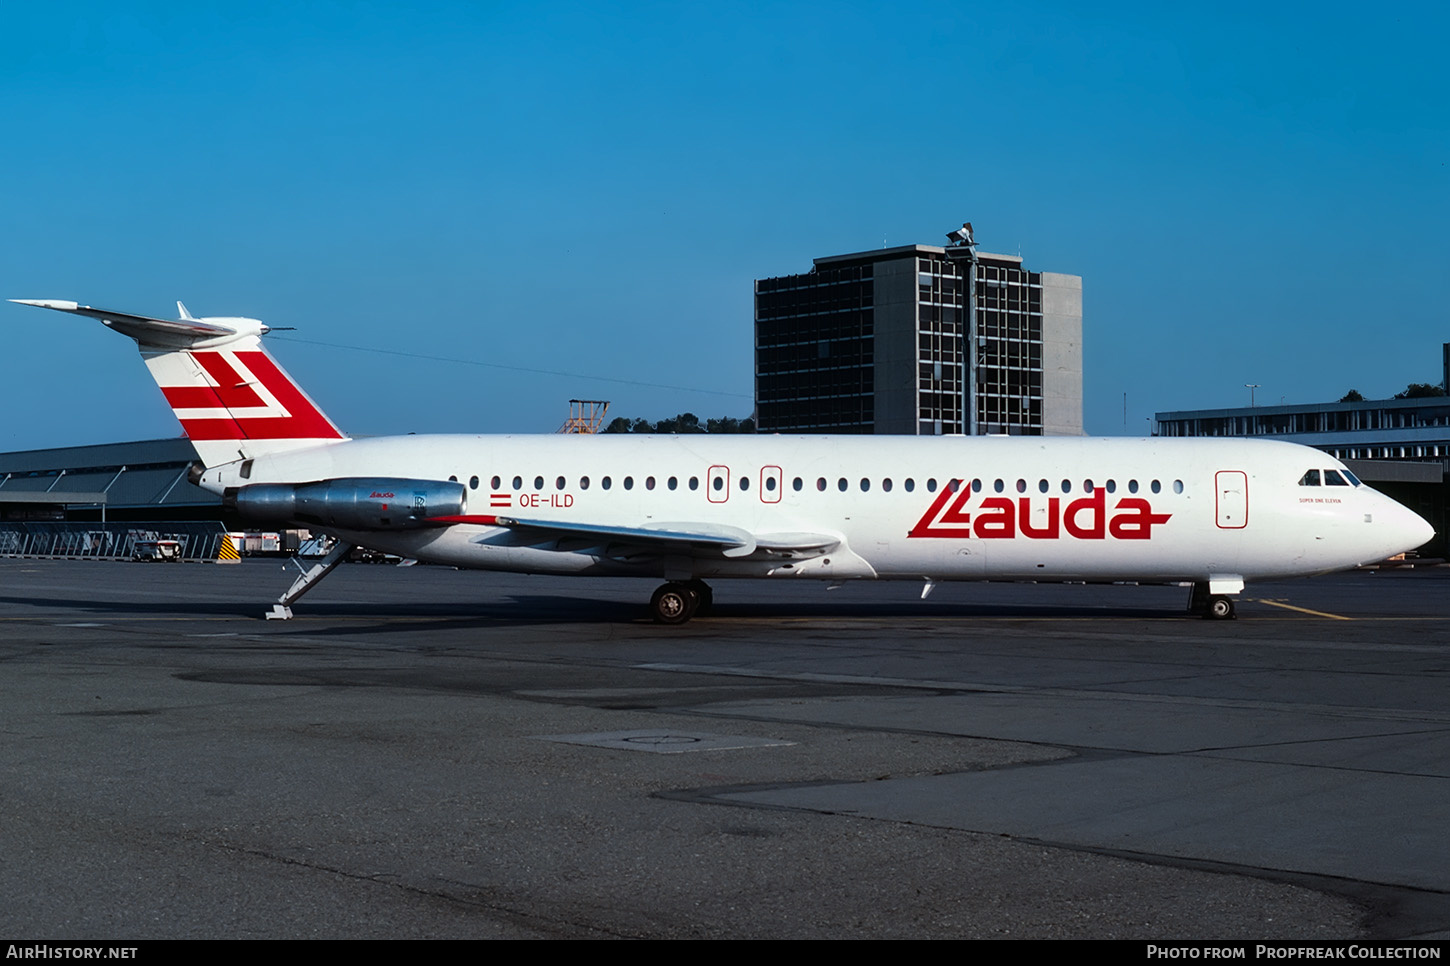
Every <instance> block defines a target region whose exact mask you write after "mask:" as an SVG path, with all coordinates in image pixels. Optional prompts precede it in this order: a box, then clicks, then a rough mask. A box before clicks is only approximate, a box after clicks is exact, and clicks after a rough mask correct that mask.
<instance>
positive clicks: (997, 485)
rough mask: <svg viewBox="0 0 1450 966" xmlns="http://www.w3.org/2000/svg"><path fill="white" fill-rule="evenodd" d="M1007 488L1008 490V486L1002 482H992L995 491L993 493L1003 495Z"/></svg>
mask: <svg viewBox="0 0 1450 966" xmlns="http://www.w3.org/2000/svg"><path fill="white" fill-rule="evenodd" d="M1006 488H1007V484H1005V483H1003V482H1002V481H1001V480H993V481H992V490H993V492H996V493H1001V492H1002V491H1003V490H1005V489H1006Z"/></svg>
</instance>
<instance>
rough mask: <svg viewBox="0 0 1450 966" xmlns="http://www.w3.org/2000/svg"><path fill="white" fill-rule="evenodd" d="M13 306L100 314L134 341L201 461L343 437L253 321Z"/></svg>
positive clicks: (39, 302)
mask: <svg viewBox="0 0 1450 966" xmlns="http://www.w3.org/2000/svg"><path fill="white" fill-rule="evenodd" d="M10 301H12V302H18V303H20V304H21V305H34V306H37V307H38V308H42V309H55V310H56V311H58V312H70V313H73V314H76V315H86V316H90V317H91V318H94V319H100V320H101V322H102V323H104V324H105V325H106V326H107V327H108V328H112V329H115V330H116V331H117V332H120V333H122V334H123V335H127V336H130V337H131V338H132V339H135V340H136V345H137V347H138V348H139V349H140V350H141V358H142V359H144V360H146V368H148V369H150V370H151V375H152V377H153V378H154V379H155V380H156V384H157V385H158V386H160V387H161V391H162V393H163V394H165V396H166V401H167V402H168V403H170V404H171V409H172V411H173V412H175V413H176V418H177V419H178V420H180V421H181V428H182V429H184V430H185V431H186V435H187V437H188V438H189V439H190V440H191V443H192V445H193V446H194V447H196V453H197V455H198V456H200V457H201V460H202V462H203V463H205V464H206V465H207V466H209V467H210V466H216V465H218V464H220V463H230V462H232V461H234V460H240V459H252V458H254V457H257V456H265V455H268V454H271V453H280V452H285V451H288V450H294V449H303V448H306V447H309V446H319V445H322V444H325V443H332V442H338V441H340V440H342V439H345V438H346V437H344V436H343V434H342V433H341V432H339V431H338V428H337V426H336V425H334V424H333V422H332V420H330V419H328V418H327V416H326V415H325V414H323V412H322V410H320V409H318V408H317V404H316V403H314V402H313V401H312V400H311V399H310V398H308V396H307V394H306V393H305V392H303V391H302V389H301V387H299V386H298V385H297V383H296V382H294V381H293V379H292V377H291V376H289V375H287V373H286V371H285V370H283V368H282V367H281V366H279V365H278V364H277V361H276V360H275V359H273V358H272V356H271V354H270V353H268V352H267V350H266V349H265V348H263V346H262V335H263V333H265V332H267V331H268V329H267V326H265V325H263V324H262V323H261V322H259V321H257V320H256V319H242V318H207V319H196V318H193V317H192V315H191V313H190V312H188V311H186V306H184V305H182V304H181V303H180V302H177V303H176V307H177V310H178V311H179V313H180V315H181V318H180V319H178V320H175V321H171V320H167V319H152V318H147V317H146V316H142V315H127V314H125V313H122V312H111V311H108V310H106V309H96V308H91V307H90V306H88V305H78V304H76V303H75V302H66V301H60V300H55V299H11V300H10Z"/></svg>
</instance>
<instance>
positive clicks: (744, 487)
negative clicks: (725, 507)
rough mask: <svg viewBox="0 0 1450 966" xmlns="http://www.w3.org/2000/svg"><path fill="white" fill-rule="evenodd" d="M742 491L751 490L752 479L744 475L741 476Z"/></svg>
mask: <svg viewBox="0 0 1450 966" xmlns="http://www.w3.org/2000/svg"><path fill="white" fill-rule="evenodd" d="M740 489H742V490H748V489H750V477H748V476H746V475H745V474H744V473H742V474H740Z"/></svg>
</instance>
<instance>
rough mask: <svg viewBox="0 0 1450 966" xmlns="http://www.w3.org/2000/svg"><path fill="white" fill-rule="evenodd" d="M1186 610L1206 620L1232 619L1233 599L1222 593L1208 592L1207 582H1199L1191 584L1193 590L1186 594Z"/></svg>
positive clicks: (1233, 615) (1233, 614)
mask: <svg viewBox="0 0 1450 966" xmlns="http://www.w3.org/2000/svg"><path fill="white" fill-rule="evenodd" d="M1188 612H1189V613H1190V614H1197V615H1198V616H1200V617H1203V618H1205V619H1207V620H1213V621H1227V620H1233V619H1234V617H1235V613H1234V599H1233V598H1232V597H1226V596H1224V595H1223V594H1210V593H1209V592H1208V584H1207V583H1203V582H1199V583H1196V584H1194V585H1193V591H1192V592H1191V593H1190V594H1189V595H1188Z"/></svg>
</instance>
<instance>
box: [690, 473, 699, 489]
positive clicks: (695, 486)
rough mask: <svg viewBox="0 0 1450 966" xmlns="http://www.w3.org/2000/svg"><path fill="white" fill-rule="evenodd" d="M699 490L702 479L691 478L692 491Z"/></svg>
mask: <svg viewBox="0 0 1450 966" xmlns="http://www.w3.org/2000/svg"><path fill="white" fill-rule="evenodd" d="M699 488H700V478H699V477H698V476H692V477H690V489H692V490H698V489H699Z"/></svg>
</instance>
